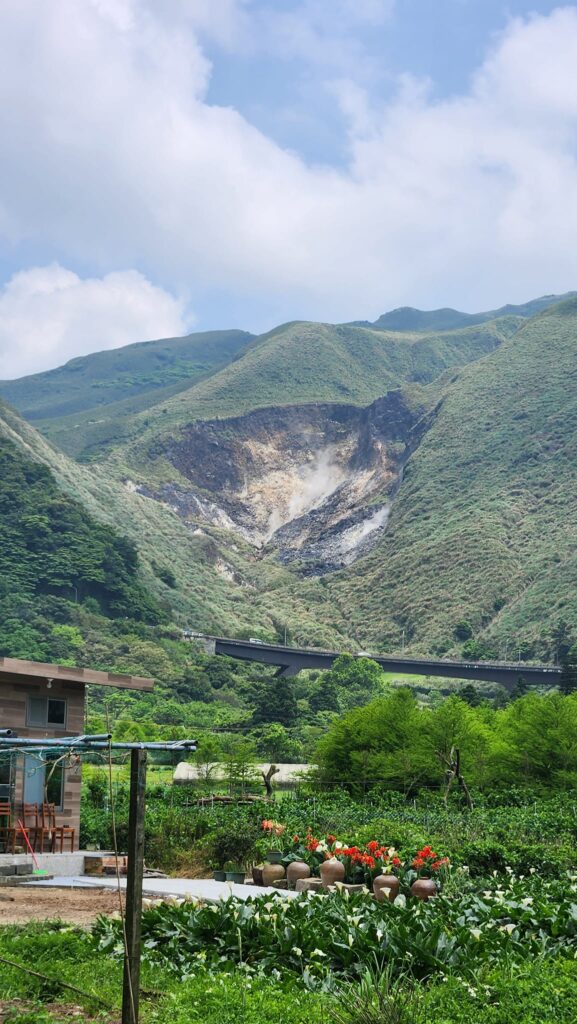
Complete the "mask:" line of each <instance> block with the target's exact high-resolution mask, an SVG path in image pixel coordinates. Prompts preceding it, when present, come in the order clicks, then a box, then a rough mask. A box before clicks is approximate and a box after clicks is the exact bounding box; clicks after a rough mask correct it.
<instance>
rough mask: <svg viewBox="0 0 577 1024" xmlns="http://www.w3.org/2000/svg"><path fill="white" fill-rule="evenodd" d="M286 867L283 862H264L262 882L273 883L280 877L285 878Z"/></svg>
mask: <svg viewBox="0 0 577 1024" xmlns="http://www.w3.org/2000/svg"><path fill="white" fill-rule="evenodd" d="M284 876H285V874H284V868H283V866H282V864H263V868H262V884H263V885H272V884H273V882H276V881H278V879H279V878H284Z"/></svg>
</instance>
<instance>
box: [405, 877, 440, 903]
mask: <svg viewBox="0 0 577 1024" xmlns="http://www.w3.org/2000/svg"><path fill="white" fill-rule="evenodd" d="M411 892H412V894H413V896H415V897H416V899H418V900H425V901H426V900H428V899H430V898H431V896H435V895H436V893H437V886H436V885H435V882H434V881H433V879H432V878H417V881H416V882H413V884H412V886H411Z"/></svg>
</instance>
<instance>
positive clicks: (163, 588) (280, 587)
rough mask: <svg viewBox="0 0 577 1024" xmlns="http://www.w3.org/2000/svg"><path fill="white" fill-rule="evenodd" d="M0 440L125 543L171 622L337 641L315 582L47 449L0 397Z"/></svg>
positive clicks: (332, 616)
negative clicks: (45, 473) (196, 528)
mask: <svg viewBox="0 0 577 1024" xmlns="http://www.w3.org/2000/svg"><path fill="white" fill-rule="evenodd" d="M2 442H3V443H4V444H9V445H10V446H11V448H12V449H13V450H15V451H16V452H17V453H18V455H19V457H20V458H24V459H25V460H26V461H27V462H28V461H31V462H33V463H38V462H40V463H41V464H42V465H44V466H46V467H47V468H48V469H49V470H50V473H51V474H52V476H53V477H54V479H55V481H56V484H57V485H58V488H59V489H60V490H61V491H62V492H63V493H64V494H65V495H68V496H69V497H71V498H73V499H74V500H75V501H78V502H79V503H81V505H82V506H83V508H84V510H85V513H86V514H88V515H89V516H90V517H91V519H93V520H94V521H95V522H97V523H102V524H105V525H108V526H112V527H114V528H115V530H117V531H118V532H119V533H120V534H121V535H122V536H124V537H126V538H127V539H128V540H129V541H131V542H133V543H134V545H135V546H136V549H137V551H138V555H139V580H140V581H141V583H142V585H143V586H144V587H145V588H146V590H147V592H148V593H150V594H151V595H152V596H153V597H154V599H155V600H157V601H159V602H160V605H161V608H163V609H164V611H165V612H166V614H167V615H169V617H170V618H172V619H173V620H175V621H176V622H177V623H180V624H182V625H187V626H189V627H191V628H193V629H199V630H203V631H205V632H208V633H218V634H224V635H229V636H230V635H242V636H255V635H257V636H262V637H263V639H266V638H270V639H275V638H280V637H281V636H284V630H285V627H286V628H287V629H288V632H289V635H293V636H295V637H298V638H299V642H302V643H305V642H306V643H310V644H312V645H317V646H320V647H322V646H325V647H326V646H337V647H340V648H346V646H347V639H346V629H345V631H344V633H343V632H342V630H343V624H342V622H341V621H340V618H339V615H338V613H337V612H336V611H335V610H334V609H333V607H332V605H331V604H330V602H329V599H328V596H327V595H326V593H325V591H324V588H323V587H322V586H321V585H320V584H319V582H318V581H316V580H308V581H302V580H301V579H300V578H299V577H298V576H297V575H296V574H294V573H292V572H290V571H289V570H288V569H285V568H284V567H282V566H280V565H278V564H277V562H276V561H275V560H274V558H272V557H271V558H270V559H268V560H264V561H258V560H257V559H256V558H255V554H254V550H253V549H252V548H251V547H250V546H249V545H247V544H245V543H243V541H242V540H240V539H239V538H238V537H235V538H234V539H233V540H234V544H233V545H231V538H230V537H229V536H228V535H227V534H226V533H225V532H224V531H222V530H218V529H216V528H214V529H213V528H211V527H207V528H206V529H203V530H202V531H193V530H192V529H191V528H190V526H188V525H187V524H186V523H184V522H183V521H182V520H181V519H180V518H179V517H178V516H177V515H176V514H175V513H174V512H173V511H172V509H170V508H168V507H167V506H166V505H164V504H161V503H159V502H156V501H152V500H150V499H148V498H145V497H143V496H141V495H139V494H135V493H132V492H131V491H130V490H128V489H127V488H126V487H123V486H122V485H121V484H120V483H118V482H116V481H115V480H114V479H113V478H112V477H111V474H110V472H109V471H108V468H107V467H106V466H102V467H101V466H94V467H92V466H91V467H88V466H79V465H78V464H77V463H75V462H73V461H72V460H71V459H69V458H68V457H67V456H66V455H64V454H63V453H61V452H58V451H56V450H55V449H54V448H53V447H52V446H51V445H50V444H49V443H48V442H47V441H46V440H45V439H44V438H43V437H42V436H41V435H40V434H39V433H38V432H37V431H36V430H35V429H34V428H33V427H31V426H30V425H29V424H27V423H26V422H25V421H24V420H22V419H21V418H20V417H19V416H18V415H17V414H16V413H14V412H13V411H12V410H10V408H9V407H7V406H3V405H2V403H0V443H2ZM73 583H74V581H73V580H72V579H70V580H69V586H70V587H71V586H72V585H73Z"/></svg>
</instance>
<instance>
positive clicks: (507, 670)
mask: <svg viewBox="0 0 577 1024" xmlns="http://www.w3.org/2000/svg"><path fill="white" fill-rule="evenodd" d="M197 635H198V637H199V638H200V639H203V640H204V641H205V643H206V645H207V650H208V651H210V653H213V654H221V655H226V656H227V657H229V658H237V659H240V660H241V661H256V662H260V663H261V664H265V665H278V667H279V668H280V670H281V674H282V675H296V674H297V673H298V672H300V671H301V669H304V668H316V669H328V668H330V667H331V665H332V664H333V662H334V661H335V659H336V658H338V657H339V656H340V654H342V653H343V652H342V651H322V650H318V649H314V648H306V647H301V648H299V647H285V646H283V645H280V644H265V643H254V642H251V641H250V640H234V639H231V638H227V637H217V636H208V635H206V634H197ZM355 657H370V658H372V660H373V661H376V662H377V663H378V664H379V665H381V666H382V668H383V669H384V670H385V671H386V672H399V673H400V674H403V675H425V676H438V677H441V678H448V679H473V680H484V681H486V682H491V683H499V684H500V685H501V686H504V687H505V688H506V689H508V690H512V689H513V688H514V687H515V684H516V683H517V681H518V680H519V678H522V679H523V680H524V682H525V683H527V685H529V686H556V685H557V683H558V682H559V677H560V675H561V669H560V668H559V667H558V666H556V665H530V664H526V663H524V662H495V661H449V660H447V659H442V658H406V657H399V656H397V655H394V656H391V655H381V654H366V655H360V654H357V655H355Z"/></svg>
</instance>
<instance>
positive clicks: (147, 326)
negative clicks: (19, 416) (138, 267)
mask: <svg viewBox="0 0 577 1024" xmlns="http://www.w3.org/2000/svg"><path fill="white" fill-rule="evenodd" d="M185 327H186V325H185V323H184V320H183V313H182V306H181V304H180V303H179V302H178V301H176V300H175V299H174V298H173V297H172V296H171V295H168V293H167V292H165V291H163V290H162V289H161V288H156V287H154V286H153V285H152V284H150V282H149V281H147V280H146V278H145V277H143V276H142V274H139V273H137V272H136V271H134V270H124V271H118V272H116V273H113V274H107V275H106V276H105V277H103V278H93V279H86V280H82V279H81V278H80V277H78V276H77V275H76V274H73V273H72V272H71V271H70V270H65V269H64V267H61V266H59V265H58V264H53V265H52V266H48V267H34V268H33V269H31V270H26V271H22V272H21V273H18V274H15V275H14V276H13V277H12V278H11V280H10V281H9V282H8V283H7V284H6V286H5V287H4V288H3V289H2V290H1V291H0V379H7V378H12V377H19V376H23V375H24V374H29V373H37V372H39V371H40V370H46V369H50V368H51V367H53V366H57V365H59V364H60V363H62V362H64V361H65V360H66V359H68V358H70V357H72V356H77V355H82V354H85V353H88V352H96V351H100V350H102V349H106V348H116V347H117V346H120V345H128V344H130V342H133V341H144V340H146V339H148V338H166V337H173V336H175V335H181V334H184V333H185Z"/></svg>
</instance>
